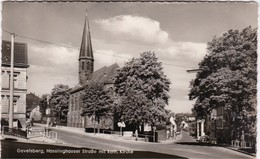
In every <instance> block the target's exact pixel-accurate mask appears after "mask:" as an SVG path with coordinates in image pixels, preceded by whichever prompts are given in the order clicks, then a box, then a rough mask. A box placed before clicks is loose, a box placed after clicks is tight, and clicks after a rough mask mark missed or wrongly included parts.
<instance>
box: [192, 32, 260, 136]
mask: <svg viewBox="0 0 260 159" xmlns="http://www.w3.org/2000/svg"><path fill="white" fill-rule="evenodd" d="M256 51H257V33H256V29H252V28H251V27H247V28H245V29H243V30H242V31H241V32H239V31H238V30H229V31H228V32H227V33H225V34H223V36H221V37H214V38H213V40H212V41H211V42H209V43H208V48H207V52H208V54H207V55H206V56H205V57H204V59H203V60H202V61H201V62H200V63H199V69H200V71H199V72H198V73H197V76H196V78H195V80H194V81H192V82H191V90H190V93H189V97H190V99H191V100H193V99H196V103H195V105H194V108H193V111H194V113H195V114H196V117H197V118H205V117H206V115H207V114H209V113H210V112H211V110H212V109H214V108H218V107H224V108H225V110H228V111H230V112H232V114H233V123H232V125H231V127H232V128H233V131H234V132H241V130H246V134H247V136H248V135H249V136H250V134H251V135H252V134H254V132H253V131H252V132H251V130H252V129H251V130H249V129H248V128H249V127H250V128H251V127H254V125H255V122H256V112H255V111H256V110H255V109H256V78H257V77H256V76H257V71H256V65H257V64H256V60H257V52H256ZM239 135H241V134H237V135H235V136H239ZM235 138H237V137H235Z"/></svg>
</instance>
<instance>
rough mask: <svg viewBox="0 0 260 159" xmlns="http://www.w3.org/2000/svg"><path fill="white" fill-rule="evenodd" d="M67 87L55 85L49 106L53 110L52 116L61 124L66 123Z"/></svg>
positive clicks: (67, 106)
mask: <svg viewBox="0 0 260 159" xmlns="http://www.w3.org/2000/svg"><path fill="white" fill-rule="evenodd" d="M69 89H70V88H69V86H67V85H63V84H57V85H55V86H54V88H53V89H52V92H51V98H50V105H51V107H52V110H53V116H56V117H58V118H59V119H60V121H62V122H67V114H68V108H69Z"/></svg>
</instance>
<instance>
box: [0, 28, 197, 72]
mask: <svg viewBox="0 0 260 159" xmlns="http://www.w3.org/2000/svg"><path fill="white" fill-rule="evenodd" d="M3 31H4V32H7V33H9V34H13V33H11V32H10V31H7V30H5V29H3ZM15 36H17V37H20V38H24V39H29V40H33V41H38V42H41V43H46V44H51V45H57V46H62V47H66V48H70V49H76V50H80V49H79V48H76V47H73V46H69V45H64V44H58V43H54V42H49V41H45V40H40V39H36V38H31V37H27V36H23V35H18V34H15ZM96 54H101V55H105V56H113V57H118V58H124V59H128V60H129V59H131V58H129V57H124V56H118V55H110V54H105V53H98V52H96ZM162 64H164V65H168V66H174V67H181V68H185V69H187V68H196V67H187V66H182V65H176V64H170V63H165V62H162Z"/></svg>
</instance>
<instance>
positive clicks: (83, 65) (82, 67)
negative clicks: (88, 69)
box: [81, 61, 85, 70]
mask: <svg viewBox="0 0 260 159" xmlns="http://www.w3.org/2000/svg"><path fill="white" fill-rule="evenodd" d="M84 68H85V62H84V61H83V62H82V64H81V69H82V70H84Z"/></svg>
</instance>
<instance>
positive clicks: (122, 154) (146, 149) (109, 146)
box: [1, 130, 254, 159]
mask: <svg viewBox="0 0 260 159" xmlns="http://www.w3.org/2000/svg"><path fill="white" fill-rule="evenodd" d="M55 131H57V132H58V133H59V135H58V138H59V139H60V140H62V141H64V142H65V143H66V144H64V145H52V144H50V145H48V144H40V143H39V144H35V143H28V142H21V141H16V140H14V139H5V140H2V141H1V148H2V153H1V157H2V158H205V159H206V158H207V159H209V158H229V159H231V158H236V159H239V158H241V159H242V158H243V159H244V158H254V157H252V156H249V155H245V154H242V153H239V152H236V151H232V150H229V149H226V148H223V147H218V146H208V145H199V144H198V143H196V142H195V141H194V139H193V138H192V137H190V136H189V135H188V133H186V132H184V133H183V134H182V138H181V139H180V140H179V141H178V142H177V143H148V142H137V141H133V140H113V139H111V138H110V139H104V138H100V137H99V138H98V137H92V136H89V135H85V134H79V133H72V132H67V131H64V130H55Z"/></svg>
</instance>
